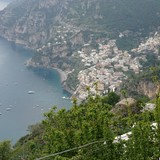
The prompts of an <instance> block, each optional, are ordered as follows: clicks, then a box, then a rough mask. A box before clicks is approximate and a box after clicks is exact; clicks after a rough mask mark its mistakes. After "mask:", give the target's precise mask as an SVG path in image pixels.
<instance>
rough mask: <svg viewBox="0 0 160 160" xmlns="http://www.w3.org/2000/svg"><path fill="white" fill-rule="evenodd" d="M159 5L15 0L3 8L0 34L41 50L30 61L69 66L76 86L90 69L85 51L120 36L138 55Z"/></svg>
mask: <svg viewBox="0 0 160 160" xmlns="http://www.w3.org/2000/svg"><path fill="white" fill-rule="evenodd" d="M159 8H160V1H159V0H145V1H144V0H134V1H130V0H122V1H119V0H99V1H97V0H76V1H75V0H45V1H44V0H15V1H14V2H13V3H11V4H10V5H9V6H8V7H7V8H5V9H4V10H3V11H1V12H0V21H1V23H0V36H2V37H4V38H6V39H8V40H9V41H13V42H15V43H17V44H21V45H23V46H25V47H28V48H31V49H33V50H35V51H36V53H35V55H34V57H33V58H32V59H31V60H29V61H28V63H27V65H28V66H32V67H51V68H52V67H58V68H60V69H62V70H64V71H65V72H66V73H67V74H68V75H69V76H68V81H69V83H68V82H67V86H69V88H70V89H72V90H76V88H77V84H78V83H79V82H78V79H77V77H78V74H79V72H80V71H81V70H84V69H86V68H87V66H85V65H84V63H83V62H82V61H81V60H82V58H81V57H80V53H81V51H84V52H85V53H86V54H90V53H91V52H92V51H93V50H96V52H99V48H98V47H99V44H100V43H101V44H108V42H110V40H114V41H115V45H117V46H118V49H121V50H126V49H127V50H128V51H129V52H130V53H129V54H132V52H131V49H133V48H136V47H138V45H139V43H140V42H141V41H142V40H144V38H145V37H147V36H149V35H150V33H151V32H153V31H156V30H157V28H158V27H159V25H160V9H159ZM152 35H153V34H152ZM88 44H89V46H88V47H87V45H88ZM113 50H114V49H113V48H112V49H111V52H112V51H113ZM116 50H117V48H116ZM120 52H121V51H120ZM87 65H88V64H87Z"/></svg>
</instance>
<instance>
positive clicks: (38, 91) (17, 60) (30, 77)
mask: <svg viewBox="0 0 160 160" xmlns="http://www.w3.org/2000/svg"><path fill="white" fill-rule="evenodd" d="M32 56H33V52H32V51H31V50H26V49H23V48H22V47H20V46H16V45H15V44H13V43H10V42H8V41H6V40H4V39H2V38H0V141H4V140H11V142H12V143H15V142H16V141H17V140H18V139H19V138H20V137H22V136H25V135H26V134H27V133H28V126H30V125H33V124H36V123H38V122H40V121H42V120H43V119H44V118H45V117H44V113H46V112H49V110H50V109H51V108H52V107H53V106H57V110H59V109H61V108H66V109H69V108H70V107H71V102H70V100H68V99H64V98H63V97H69V96H70V95H69V94H68V93H67V92H65V91H64V90H63V88H62V86H61V81H60V75H59V73H58V72H57V71H56V70H49V69H42V68H41V69H36V70H32V69H28V68H27V67H26V66H25V62H26V61H27V60H28V59H29V58H31V57H32Z"/></svg>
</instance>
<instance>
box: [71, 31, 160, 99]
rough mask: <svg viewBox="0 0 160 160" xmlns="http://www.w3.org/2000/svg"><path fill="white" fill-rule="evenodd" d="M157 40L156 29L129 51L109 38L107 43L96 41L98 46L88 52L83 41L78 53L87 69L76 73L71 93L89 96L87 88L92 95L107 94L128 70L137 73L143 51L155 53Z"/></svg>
mask: <svg viewBox="0 0 160 160" xmlns="http://www.w3.org/2000/svg"><path fill="white" fill-rule="evenodd" d="M159 40H160V35H159V34H158V33H157V32H156V33H155V34H154V36H153V37H150V38H148V39H147V40H146V42H143V43H141V44H140V45H139V47H138V48H136V49H132V50H131V52H128V51H122V50H119V49H118V47H117V45H116V40H109V41H108V43H107V44H101V43H99V44H98V45H99V47H98V49H97V50H96V49H93V50H91V51H90V50H89V48H90V44H85V45H84V47H83V49H82V50H81V51H78V53H79V56H80V57H81V61H82V62H83V63H84V65H85V66H86V68H87V69H85V70H82V71H80V72H79V74H78V80H79V85H78V86H77V89H76V91H75V92H74V95H76V96H77V97H78V98H80V99H85V98H86V97H87V96H88V95H87V94H88V93H87V92H86V87H90V92H91V93H92V94H95V93H97V91H98V93H99V94H103V93H107V92H108V91H109V90H112V91H115V90H116V89H117V88H118V87H119V86H120V85H121V83H122V81H123V80H125V79H127V77H128V76H127V75H128V74H129V73H131V72H132V73H135V74H138V73H140V72H141V71H142V70H143V66H142V65H141V62H142V61H143V62H146V61H147V57H146V55H145V54H143V53H146V52H147V51H152V53H153V54H155V55H156V56H158V52H159V51H158V49H159ZM133 53H134V56H133ZM158 57H159V56H158ZM95 83H96V84H97V88H96V87H95Z"/></svg>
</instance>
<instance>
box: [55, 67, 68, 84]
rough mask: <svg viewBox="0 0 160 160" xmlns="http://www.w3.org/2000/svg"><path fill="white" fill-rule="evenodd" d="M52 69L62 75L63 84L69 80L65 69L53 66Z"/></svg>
mask: <svg viewBox="0 0 160 160" xmlns="http://www.w3.org/2000/svg"><path fill="white" fill-rule="evenodd" d="M52 69H54V70H56V71H57V72H58V74H59V76H60V80H61V83H62V84H63V83H64V82H65V81H66V80H67V73H66V72H64V71H63V70H61V69H59V68H56V67H53V68H52Z"/></svg>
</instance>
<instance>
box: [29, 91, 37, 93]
mask: <svg viewBox="0 0 160 160" xmlns="http://www.w3.org/2000/svg"><path fill="white" fill-rule="evenodd" d="M35 93H36V92H35V91H28V94H35Z"/></svg>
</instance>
